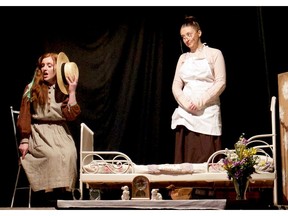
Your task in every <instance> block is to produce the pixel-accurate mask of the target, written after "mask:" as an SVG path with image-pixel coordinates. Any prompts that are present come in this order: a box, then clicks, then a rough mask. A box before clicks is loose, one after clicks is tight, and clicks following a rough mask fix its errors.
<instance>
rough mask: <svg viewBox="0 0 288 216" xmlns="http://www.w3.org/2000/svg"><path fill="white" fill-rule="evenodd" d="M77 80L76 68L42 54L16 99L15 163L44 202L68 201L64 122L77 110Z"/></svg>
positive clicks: (70, 175)
mask: <svg viewBox="0 0 288 216" xmlns="http://www.w3.org/2000/svg"><path fill="white" fill-rule="evenodd" d="M78 76H79V72H78V67H77V65H76V64H75V63H74V62H69V59H68V57H67V56H66V55H65V53H63V52H61V53H59V54H57V53H45V54H43V55H42V56H40V57H39V59H38V63H37V67H36V70H35V74H34V77H33V80H32V82H31V83H30V84H28V85H27V86H26V88H25V91H24V94H23V97H22V101H21V106H20V114H19V119H18V121H17V127H18V129H19V133H20V145H19V150H20V152H21V156H22V157H21V163H22V165H23V167H24V170H25V173H26V175H27V177H28V180H29V183H30V185H31V187H32V190H33V191H35V192H36V191H40V192H42V194H43V196H45V198H44V200H45V201H48V202H50V201H52V202H55V201H56V200H57V199H66V198H67V199H68V198H70V197H71V198H72V196H71V190H72V189H73V188H74V187H75V182H76V180H77V151H76V146H75V143H74V140H73V138H72V135H71V133H70V131H69V129H68V126H67V124H66V123H67V122H66V121H73V120H75V119H76V118H77V117H78V115H79V114H80V112H81V111H80V106H79V105H78V104H77V101H76V88H77V82H78ZM67 195H69V197H68V196H67ZM42 201H43V200H42ZM50 204H51V205H52V206H53V205H55V203H50ZM47 205H48V206H49V204H47ZM44 206H46V204H44Z"/></svg>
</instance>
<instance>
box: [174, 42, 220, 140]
mask: <svg viewBox="0 0 288 216" xmlns="http://www.w3.org/2000/svg"><path fill="white" fill-rule="evenodd" d="M204 49H205V47H204ZM204 52H205V50H204ZM205 56H206V55H205ZM185 58H186V59H185V60H184V62H183V64H182V66H181V68H180V76H181V79H182V80H183V81H184V83H185V86H184V88H183V92H184V94H185V95H186V96H188V97H190V98H191V99H192V101H193V100H194V98H201V96H202V94H203V93H204V92H205V91H206V90H207V89H209V88H210V86H212V85H213V82H214V76H213V74H212V71H211V68H210V66H209V64H208V61H207V59H206V58H202V59H199V58H195V57H193V56H192V55H191V53H187V54H186V57H185ZM177 125H183V126H185V127H186V128H187V129H189V130H190V131H194V132H198V133H202V134H207V135H214V136H219V135H221V129H222V124H221V113H220V99H219V97H218V98H217V99H216V100H215V101H213V102H209V104H208V105H207V106H206V107H204V108H203V109H202V110H199V111H197V113H196V114H191V113H188V112H187V111H185V110H184V109H183V108H181V107H180V106H178V108H176V109H175V111H174V113H173V115H172V122H171V128H172V129H175V128H176V127H177Z"/></svg>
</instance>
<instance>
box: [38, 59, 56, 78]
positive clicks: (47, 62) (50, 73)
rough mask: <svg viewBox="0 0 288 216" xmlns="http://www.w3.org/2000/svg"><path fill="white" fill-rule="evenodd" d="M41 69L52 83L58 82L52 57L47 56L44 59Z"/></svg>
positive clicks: (44, 76)
mask: <svg viewBox="0 0 288 216" xmlns="http://www.w3.org/2000/svg"><path fill="white" fill-rule="evenodd" d="M41 71H42V74H43V79H44V80H45V81H46V82H48V83H50V84H54V83H56V70H54V62H53V59H52V57H47V58H44V59H43V60H42V63H41Z"/></svg>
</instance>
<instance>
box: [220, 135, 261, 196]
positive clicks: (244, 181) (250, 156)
mask: <svg viewBox="0 0 288 216" xmlns="http://www.w3.org/2000/svg"><path fill="white" fill-rule="evenodd" d="M247 143H248V141H247V140H246V139H245V137H244V134H242V135H241V136H240V137H239V140H238V141H237V142H236V143H235V144H234V148H235V149H234V150H227V152H226V158H224V159H223V168H224V169H225V170H226V171H227V175H228V178H229V179H230V180H233V184H234V188H235V191H236V200H245V199H246V191H247V188H248V186H249V181H250V179H251V175H252V174H253V173H254V172H255V167H254V166H255V165H256V163H257V156H256V153H257V149H256V148H254V147H251V148H248V146H247Z"/></svg>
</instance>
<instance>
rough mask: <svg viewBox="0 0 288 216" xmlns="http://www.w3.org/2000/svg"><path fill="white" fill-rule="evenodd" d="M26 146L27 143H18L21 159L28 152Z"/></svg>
mask: <svg viewBox="0 0 288 216" xmlns="http://www.w3.org/2000/svg"><path fill="white" fill-rule="evenodd" d="M28 146H29V144H28V143H20V145H19V150H20V152H21V155H22V159H23V160H24V158H25V155H26V154H27V153H28Z"/></svg>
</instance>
